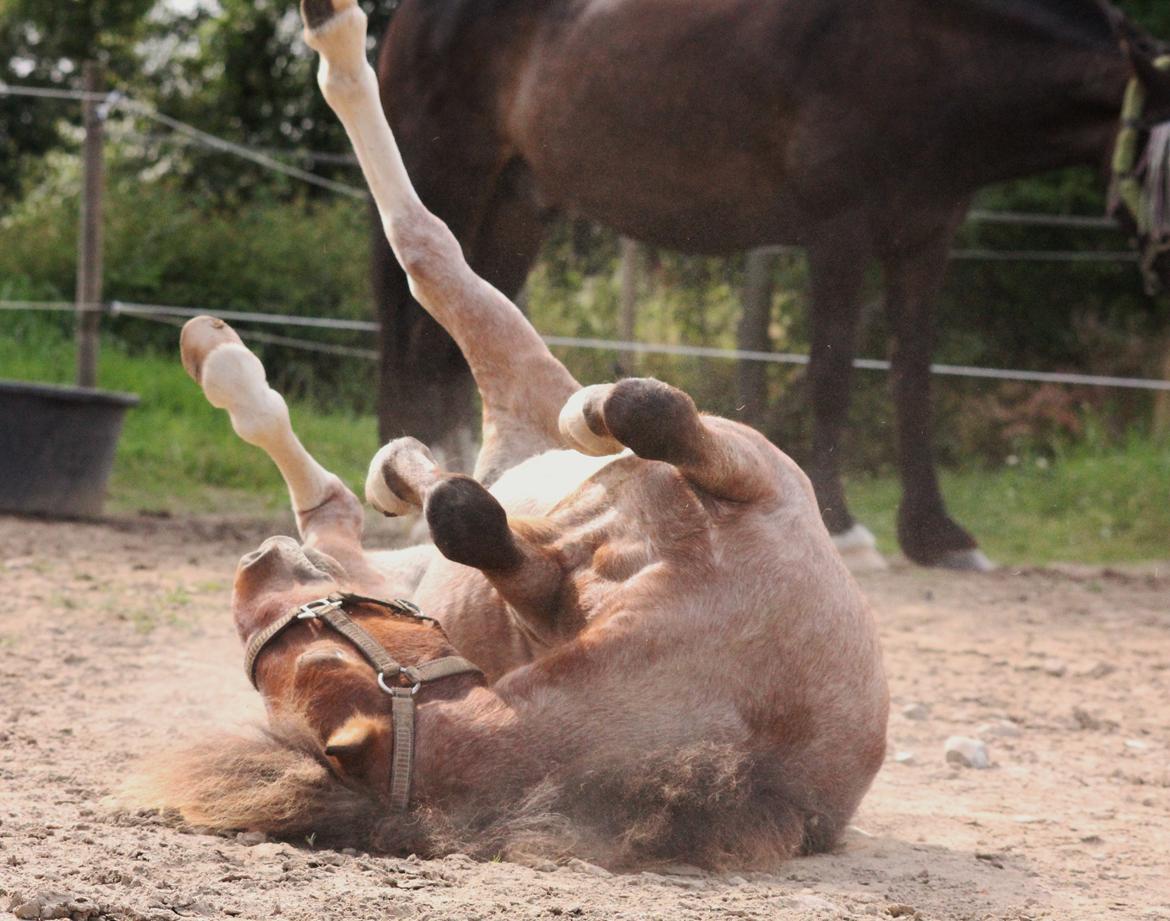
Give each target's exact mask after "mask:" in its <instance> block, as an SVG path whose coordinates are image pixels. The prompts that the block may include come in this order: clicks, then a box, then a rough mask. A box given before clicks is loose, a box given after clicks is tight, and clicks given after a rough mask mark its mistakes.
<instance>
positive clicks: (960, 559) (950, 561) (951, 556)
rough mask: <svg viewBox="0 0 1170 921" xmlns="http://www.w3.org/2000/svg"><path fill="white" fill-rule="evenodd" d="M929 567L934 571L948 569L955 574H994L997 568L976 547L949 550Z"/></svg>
mask: <svg viewBox="0 0 1170 921" xmlns="http://www.w3.org/2000/svg"><path fill="white" fill-rule="evenodd" d="M931 565H932V566H933V567H934V568H936V569H950V570H953V571H955V572H995V570H996V569H997V568H998V567H997V566H996V565H995V564H994V563H993V562H991V560H989V559H988V558H987V557H986V556H985V555H984V553H983V551H982V550H980V549H979V548H978V547H972V548H970V549H969V550H951V551H949V552H947V553H944V554H943V555H942V556H941V557H939V559H938V560H937V561H936V562H934V563H932V564H931Z"/></svg>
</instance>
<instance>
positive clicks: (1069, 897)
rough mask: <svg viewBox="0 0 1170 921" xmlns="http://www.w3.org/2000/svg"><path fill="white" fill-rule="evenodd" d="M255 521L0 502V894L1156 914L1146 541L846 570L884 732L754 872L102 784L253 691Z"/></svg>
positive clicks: (1160, 579) (1168, 886) (77, 911)
mask: <svg viewBox="0 0 1170 921" xmlns="http://www.w3.org/2000/svg"><path fill="white" fill-rule="evenodd" d="M271 530H272V528H271V527H263V526H258V525H256V524H240V523H225V522H205V521H204V522H196V523H192V522H179V521H166V520H146V519H143V520H122V521H107V522H101V523H94V524H76V523H74V524H50V523H46V522H39V521H30V520H22V519H15V518H5V517H0V590H2V591H0V911H3V910H4V909H5V908H8V910H10V911H13V912H14V913H15V914H16V915H17V916H18V917H37V916H38V915H40V916H42V917H63V916H68V915H72V916H73V917H74V918H83V917H110V918H131V919H143V918H147V919H174V918H178V917H188V916H194V917H224V916H230V917H241V918H255V919H268V918H272V917H275V916H281V917H284V918H289V919H300V918H313V919H332V918H338V919H341V918H417V919H427V918H429V919H441V918H468V919H473V918H509V919H513V918H515V919H522V918H548V919H552V918H563V917H568V918H574V919H575V918H595V919H634V918H662V919H672V921H673V919H708V918H712V919H713V918H761V919H764V918H767V919H788V918H794V919H795V918H801V919H807V918H867V917H879V918H880V917H887V918H888V917H906V918H912V917H919V918H940V919H941V918H945V919H952V918H954V919H959V918H964V919H965V918H970V919H985V918H995V919H1000V918H1004V919H1007V918H1011V919H1026V918H1033V919H1039V918H1052V919H1062V921H1063V919H1079V918H1085V919H1089V918H1092V919H1101V918H1151V919H1152V918H1166V919H1170V766H1168V761H1167V753H1168V748H1170V706H1168V695H1170V563H1167V564H1166V565H1162V566H1149V567H1144V568H1142V569H1140V570H1131V571H1127V572H1124V573H1118V572H1104V571H1089V570H1081V571H1075V570H1062V571H1052V570H1049V571H1026V572H1013V571H1004V572H1000V573H997V574H994V575H991V576H955V575H942V574H938V573H929V572H923V571H919V570H913V569H906V568H903V569H895V570H893V571H891V572H889V573H884V574H880V575H876V576H869V577H866V578H865V579H864V580H863V586H864V588H865V590H866V591H867V592H868V594H869V595H870V597H871V598H872V600H873V603H874V606H875V609H876V611H877V613H878V616H879V618H880V621H881V625H882V633H883V637H884V642H885V653H886V663H887V668H888V671H889V676H890V685H891V690H892V694H893V706H892V715H891V723H890V751H889V758H888V761H887V764H886V766H885V768H884V769H883V770H882V772H881V774H880V775H879V776H878V778H877V781H876V782H875V784H874V787H873V790H872V792H871V793H870V794H869V797H868V798H867V799H866V801H865V803H864V804H863V806H862V808H861V811H860V812H859V813H858V815H857V818H856V825H855V826H854V827H853V828H852V829H851V830H850V832H849V834H848V836H847V838H846V840H845V843H844V845H843V847H842V848H841V849H840V851H839V852H838V853H835V854H832V855H828V856H821V857H816V858H809V859H803V860H797V861H793V862H791V863H788V864H785V865H781V866H778V867H776V868H775V871H774V872H773V873H769V874H761V873H743V874H739V875H736V874H724V875H710V874H704V873H701V872H698V871H696V870H693V869H692V868H687V867H677V868H670V872H661V873H641V874H630V875H609V874H608V873H606V872H605V871H604V870H601V869H600V868H598V867H592V866H589V865H585V864H581V863H579V862H578V863H573V862H570V864H569V865H565V866H557V865H553V864H547V865H543V866H540V867H525V866H518V865H513V864H508V863H476V862H473V861H471V860H469V859H467V858H465V857H461V856H458V855H457V856H454V857H450V858H448V859H445V860H436V861H418V860H416V859H406V860H400V859H388V858H381V857H373V856H369V855H365V854H358V853H337V852H333V851H324V850H316V849H313V848H312V847H311V846H310V845H309V844H307V843H301V844H300V845H299V846H296V847H294V846H290V845H289V844H285V843H279V842H259V843H257V842H255V841H254V840H252V839H251V838H250V837H248V836H239V837H230V838H225V837H215V836H210V835H205V834H200V833H198V831H197V830H195V829H190V828H184V827H181V826H180V827H176V826H175V825H174V824H173V823H166V822H163V821H162V820H161V819H159V818H158V817H157V816H152V815H137V814H127V813H125V812H119V811H117V810H116V809H113V808H112V807H111V805H110V803H109V799H108V797H109V794H110V793H111V791H113V790H114V789H116V788H117V787H118V785H119V784H120V782H121V781H122V779H123V778H124V777H126V776H127V775H128V774H129V773H130V772H132V771H133V766H134V763H135V761H136V760H137V759H138V758H139V757H141V756H142V755H144V754H150V753H153V752H157V751H159V750H161V749H164V748H165V747H166V746H168V745H170V744H173V743H174V741H175V740H176V739H177V738H180V737H182V736H186V735H189V734H192V733H198V732H200V731H205V730H207V729H208V728H210V727H217V726H232V725H237V724H240V723H247V722H249V721H254V720H257V719H258V718H259V717H260V716H261V709H260V706H259V701H258V698H257V697H256V695H255V694H254V692H252V690H251V689H250V688H249V686H248V685H247V683H246V681H245V679H244V676H243V673H242V669H241V666H240V661H241V655H240V649H239V648H238V644H237V642H236V639H235V637H234V635H233V632H232V629H231V625H230V622H229V617H228V597H229V587H230V580H231V575H232V571H233V568H234V565H235V561H236V559H237V558H238V557H239V555H240V554H241V553H243V552H245V551H246V550H248V549H251V548H252V547H254V546H255V545H256V543H257V542H258V541H259V540H260V539H261V538H262V537H264V536H266V533H268V532H269V531H271ZM953 734H962V735H967V736H982V738H983V739H984V740H985V741H986V742H987V744H988V746H989V749H990V753H991V761H992V764H991V767H990V768H989V769H986V770H975V769H971V768H965V767H960V766H958V765H952V764H948V763H947V762H946V760H945V758H944V754H943V746H944V741H945V740H946V739H947V737H948V736H951V735H953ZM252 837H255V836H252Z"/></svg>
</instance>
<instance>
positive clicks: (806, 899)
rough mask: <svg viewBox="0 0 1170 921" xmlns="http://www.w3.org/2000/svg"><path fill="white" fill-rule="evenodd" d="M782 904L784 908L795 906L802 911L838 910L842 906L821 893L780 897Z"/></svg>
mask: <svg viewBox="0 0 1170 921" xmlns="http://www.w3.org/2000/svg"><path fill="white" fill-rule="evenodd" d="M780 905H781V906H783V907H784V908H795V909H798V910H800V911H831V912H838V911H840V910H841V906H840V905H838V904H837V903H836V902H830V901H829V900H828V899H823V898H821V897H820V896H819V895H790V896H786V897H785V898H783V899H780Z"/></svg>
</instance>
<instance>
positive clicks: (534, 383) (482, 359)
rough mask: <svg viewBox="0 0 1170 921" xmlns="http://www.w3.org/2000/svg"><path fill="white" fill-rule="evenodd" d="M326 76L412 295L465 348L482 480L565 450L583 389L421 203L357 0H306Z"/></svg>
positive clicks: (327, 90)
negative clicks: (574, 403) (563, 417)
mask: <svg viewBox="0 0 1170 921" xmlns="http://www.w3.org/2000/svg"><path fill="white" fill-rule="evenodd" d="M301 12H302V15H303V17H304V20H305V41H306V42H307V43H308V44H309V46H310V47H311V48H314V49H315V50H317V51H318V52H320V54H321V67H320V70H319V73H318V82H319V83H320V85H321V90H322V92H323V94H324V96H325V99H326V101H327V102H328V103H329V105H330V107H331V108H332V109H333V111H334V112H336V113H337V116H338V118H339V119H340V120H341V123H342V124H343V125H344V127H345V130H346V132H347V133H348V135H349V138H350V140H351V142H352V143H353V148H354V151H355V153H356V154H357V157H358V160H359V161H360V162H361V166H362V171H363V173H364V174H365V177H366V182H367V183H368V184H369V187H370V191H371V193H372V194H373V196H374V202H375V204H376V205H377V208H378V213H379V215H380V217H381V219H382V226H383V228H384V229H385V232H386V237H387V239H388V240H389V242H390V246H391V248H392V249H393V250H394V254H395V256H396V257H397V259H398V261H399V262H400V263H401V264H402V267H403V269H404V270H405V271H406V274H407V276H408V277H409V279H410V287H411V292H412V293H413V294H414V296H415V298H416V299H417V300H418V302H419V303H420V304H422V305H423V307H424V308H426V310H427V311H428V312H429V313H430V314H431V315H432V316H433V317H434V318H435V319H436V320H437V321H438V322H439V323H440V324H442V326H443V327H444V328H445V329H446V330H447V332H449V333H450V334H451V336H452V338H454V340H455V342H456V343H457V344H458V345H459V348H460V349H461V350H462V352H463V354H464V356H465V357H466V358H467V362H468V364H469V366H470V367H471V372H472V375H473V376H474V377H475V382H476V385H477V386H478V387H479V391H480V394H481V396H482V397H483V407H484V409H483V439H484V443H483V449H482V451H481V453H480V456H479V460H478V462H477V464H476V470H475V473H476V477H477V478H478V479H480V480H481V481H483V482H486V483H490V482H492V481H493V480H495V479H496V477H498V476H499V474H500V473H502V472H503V471H504V470H506V469H507V468H508V467H511V466H514V465H515V464H517V463H518V462H519V461H521V460H524V459H525V458H527V457H531V456H532V455H534V454H538V453H540V452H543V451H546V450H548V449H549V448H553V447H558V446H560V438H559V435H558V432H557V413H558V412H559V410H560V407H561V406H562V405H563V403H564V401H565V400H566V399H567V398H568V397H569V395H570V394H572V393H573V392H574V391H575V390H577V389H578V388H579V385H578V384H577V382H576V381H575V380H574V379H573V377H572V375H570V374H569V372H568V371H567V370H566V369H565V368H564V366H563V365H562V364H561V363H560V362H559V361H557V360H556V358H554V357H553V355H552V353H550V352H549V350H548V348H547V347H546V346H545V344H544V342H543V340H542V339H541V338H540V336H539V335H537V333H536V330H534V329H533V328H532V325H531V324H530V323H529V322H528V321H527V319H525V317H524V315H523V314H522V313H521V312H520V311H519V310H518V309H517V308H516V306H515V305H514V304H512V303H511V302H510V301H509V300H508V299H507V298H506V297H504V296H503V295H502V294H501V293H500V292H499V291H497V290H496V289H495V288H493V287H492V286H491V285H489V284H488V283H487V282H485V281H484V280H483V279H482V278H480V277H479V276H478V275H476V274H475V273H474V272H473V271H472V270H471V268H470V267H469V266H468V265H467V262H466V261H465V259H464V257H463V252H462V250H461V249H460V246H459V243H458V241H457V240H456V239H455V237H454V236H453V235H452V234H451V232H450V231H449V230H448V229H447V227H446V225H445V224H444V223H443V222H442V221H440V220H439V219H438V218H437V217H435V216H434V215H433V214H431V213H430V212H429V211H428V210H427V209H426V207H425V206H424V205H423V203H422V202H421V201H420V200H419V198H418V195H417V194H416V192H415V190H414V187H413V186H412V185H411V182H410V178H409V177H408V176H407V174H406V168H405V167H404V165H403V162H402V157H401V155H400V153H399V151H398V145H397V144H396V143H395V140H394V136H393V134H392V133H391V131H390V127H389V125H388V124H387V123H386V118H385V115H384V114H383V112H382V107H381V102H380V101H379V98H378V82H377V77H376V76H375V74H374V70H373V68H372V67H370V65H369V63H368V62H367V60H366V45H365V41H366V16H365V14H364V13H363V12H362V11H361V10H360V9H359V8H358V7H357V5H356V4H355V3H354V0H303V3H302V5H301Z"/></svg>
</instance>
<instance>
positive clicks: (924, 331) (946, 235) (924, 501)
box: [882, 211, 992, 571]
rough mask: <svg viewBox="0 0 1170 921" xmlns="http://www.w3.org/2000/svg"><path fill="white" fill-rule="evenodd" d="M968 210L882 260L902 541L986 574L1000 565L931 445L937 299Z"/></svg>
mask: <svg viewBox="0 0 1170 921" xmlns="http://www.w3.org/2000/svg"><path fill="white" fill-rule="evenodd" d="M962 213H963V212H962V211H960V212H958V213H956V214H955V215H954V220H953V221H951V222H950V223H948V224H946V225H945V226H943V227H940V228H937V230H936V232H934V233H932V234H927V235H923V236H922V237H920V238H919V239H922V240H924V241H925V242H923V243H921V244H920V245H919V246H917V247H914V248H906V249H903V250H900V251H897V252H893V253H888V254H883V257H882V260H883V263H884V265H885V270H886V297H887V301H886V308H887V311H888V313H889V317H890V325H891V327H892V329H893V333H894V353H893V358H892V363H893V390H894V404H895V408H896V410H897V418H898V456H899V465H900V471H901V477H902V504H901V505H900V506H899V508H898V543H899V544H900V545H901V547H902V550H903V552H904V553H905V554H906V556H907V557H908V558H909V559H911V560H913V561H914V562H915V563H920V564H922V565H924V566H941V567H944V568H947V569H966V570H978V571H983V570H988V569H991V568H992V565H991V562H990V561H989V560H988V559H987V557H986V556H984V555H983V553H982V552H980V550H979V548H978V545H977V544H976V542H975V539H974V538H973V537H972V536H971V535H970V534H968V533H967V532H966V531H965V530H964V529H963V528H962V527H960V526H959V525H958V524H957V523H956V522H955V521H953V520H952V519H951V518H950V517H949V516H948V515H947V510H946V506H945V504H944V502H943V497H942V492H941V490H940V489H939V484H938V474H937V471H936V470H935V461H934V451H933V449H932V446H931V439H932V437H933V425H932V415H933V413H932V408H931V393H930V360H931V354H932V352H933V349H934V340H935V301H936V299H937V297H938V295H939V293H940V291H941V290H942V283H943V277H944V274H945V272H946V265H947V257H948V253H949V250H950V247H951V243H952V241H953V239H954V232H955V229H956V228H957V226H958V222H959V220H961V218H962Z"/></svg>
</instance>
